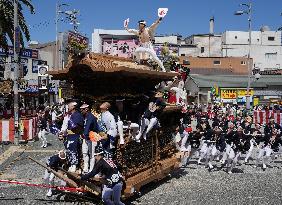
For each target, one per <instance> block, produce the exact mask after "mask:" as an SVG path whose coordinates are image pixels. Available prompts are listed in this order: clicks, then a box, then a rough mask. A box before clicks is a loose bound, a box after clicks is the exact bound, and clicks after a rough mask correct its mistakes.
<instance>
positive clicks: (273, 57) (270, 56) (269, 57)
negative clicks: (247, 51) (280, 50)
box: [265, 53, 277, 61]
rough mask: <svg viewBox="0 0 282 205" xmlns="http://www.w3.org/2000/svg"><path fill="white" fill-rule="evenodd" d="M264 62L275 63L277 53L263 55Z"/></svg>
mask: <svg viewBox="0 0 282 205" xmlns="http://www.w3.org/2000/svg"><path fill="white" fill-rule="evenodd" d="M265 60H266V61H275V60H277V53H265Z"/></svg>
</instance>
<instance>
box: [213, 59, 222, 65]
mask: <svg viewBox="0 0 282 205" xmlns="http://www.w3.org/2000/svg"><path fill="white" fill-rule="evenodd" d="M213 64H214V65H220V64H221V63H220V61H219V60H216V61H213Z"/></svg>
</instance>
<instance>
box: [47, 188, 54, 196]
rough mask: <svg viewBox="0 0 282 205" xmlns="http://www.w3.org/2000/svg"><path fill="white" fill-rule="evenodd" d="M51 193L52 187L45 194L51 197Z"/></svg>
mask: <svg viewBox="0 0 282 205" xmlns="http://www.w3.org/2000/svg"><path fill="white" fill-rule="evenodd" d="M52 195H53V192H52V189H49V190H48V192H47V194H46V196H47V197H51V196H52Z"/></svg>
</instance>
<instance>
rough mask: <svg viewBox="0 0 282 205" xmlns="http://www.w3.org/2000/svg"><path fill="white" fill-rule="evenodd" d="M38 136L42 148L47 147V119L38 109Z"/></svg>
mask: <svg viewBox="0 0 282 205" xmlns="http://www.w3.org/2000/svg"><path fill="white" fill-rule="evenodd" d="M38 117H39V118H38V123H37V126H38V129H39V132H38V138H39V139H40V140H41V141H42V145H41V147H42V148H46V147H47V139H46V130H47V123H48V122H47V119H46V116H45V112H44V111H42V110H40V111H39V114H38Z"/></svg>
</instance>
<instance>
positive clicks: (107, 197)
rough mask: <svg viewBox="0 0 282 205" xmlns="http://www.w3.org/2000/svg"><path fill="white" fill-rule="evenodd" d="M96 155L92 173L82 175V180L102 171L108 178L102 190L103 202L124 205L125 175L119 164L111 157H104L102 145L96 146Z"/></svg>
mask: <svg viewBox="0 0 282 205" xmlns="http://www.w3.org/2000/svg"><path fill="white" fill-rule="evenodd" d="M94 155H95V160H96V164H95V167H94V169H93V170H92V171H91V172H90V173H88V174H86V175H82V176H81V180H88V179H90V178H92V177H95V175H97V174H99V173H100V174H101V175H102V176H104V178H105V179H106V183H105V184H104V185H103V190H102V200H103V202H104V203H105V204H116V205H123V203H122V202H121V201H120V197H121V191H122V186H123V182H122V181H123V177H122V175H121V173H120V172H119V171H118V168H117V166H116V165H115V163H114V162H113V161H112V160H111V159H107V158H104V152H103V148H102V147H100V146H97V147H96V148H95V154H94ZM112 199H113V200H112Z"/></svg>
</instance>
